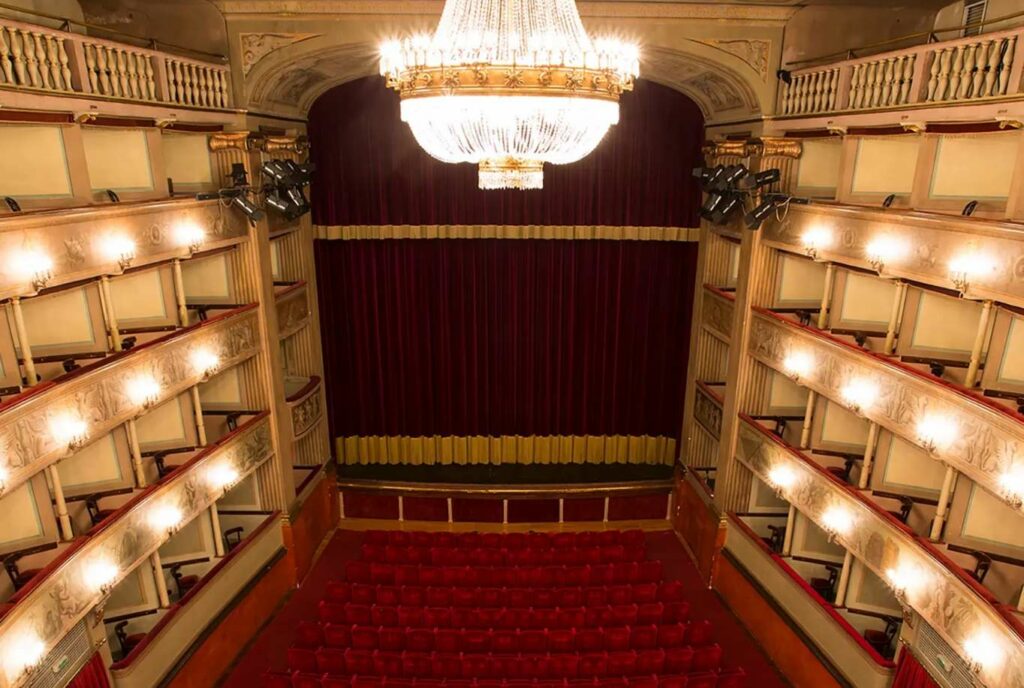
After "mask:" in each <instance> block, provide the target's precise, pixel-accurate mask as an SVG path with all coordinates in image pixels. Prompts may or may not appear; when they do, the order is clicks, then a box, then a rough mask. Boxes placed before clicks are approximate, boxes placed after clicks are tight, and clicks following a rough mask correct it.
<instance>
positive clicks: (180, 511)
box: [0, 413, 272, 688]
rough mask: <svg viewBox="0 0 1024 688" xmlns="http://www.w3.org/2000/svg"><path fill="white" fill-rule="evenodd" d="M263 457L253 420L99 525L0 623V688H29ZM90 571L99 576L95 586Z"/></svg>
mask: <svg viewBox="0 0 1024 688" xmlns="http://www.w3.org/2000/svg"><path fill="white" fill-rule="evenodd" d="M271 452H272V449H271V443H270V421H269V414H267V413H261V414H260V415H258V416H256V417H255V418H253V419H252V420H250V421H249V422H247V423H246V424H245V425H243V426H241V427H239V428H238V429H237V430H236V431H235V432H233V433H232V434H230V435H228V436H227V437H225V438H224V439H222V440H220V441H219V442H217V443H216V444H213V445H210V446H209V447H207V448H206V449H204V450H203V451H202V452H200V453H199V454H197V455H196V456H195V457H193V458H192V459H191V460H190V461H189V462H188V463H186V464H185V465H184V466H183V467H182V468H181V469H179V470H177V471H175V472H174V473H173V474H172V475H171V476H170V477H168V478H167V479H165V480H164V481H162V482H160V483H158V484H156V485H153V486H151V487H150V488H148V489H147V490H145V491H143V492H141V493H139V495H138V496H137V497H136V498H134V499H133V500H132V501H130V502H128V503H127V504H125V505H124V506H122V507H121V508H120V509H119V510H118V511H117V513H116V514H114V515H112V516H110V517H108V518H107V519H106V520H105V521H104V522H103V523H101V524H100V525H99V526H98V527H97V529H96V530H94V531H93V532H92V533H91V534H90V536H89V538H88V539H87V540H86V541H85V542H84V543H83V544H82V545H81V546H79V547H77V548H76V549H75V550H74V551H73V553H72V554H71V555H68V556H66V557H65V558H64V560H63V561H62V562H61V563H60V565H59V566H56V567H55V568H53V570H52V571H51V572H50V574H49V575H48V576H46V577H45V578H43V579H41V580H39V582H38V583H34V585H33V588H32V590H31V591H30V592H29V593H28V594H27V595H25V596H24V597H23V598H21V599H20V600H19V601H18V603H17V604H16V605H14V606H13V608H11V609H10V610H9V611H8V612H7V613H6V614H5V615H4V616H3V617H2V618H0V637H3V638H5V639H12V642H11V643H9V644H7V645H6V646H5V648H4V654H3V655H2V656H0V687H2V688H16V687H17V686H22V685H26V684H27V683H28V682H30V680H31V679H32V677H33V675H34V672H35V669H36V668H37V665H38V662H39V661H40V660H42V659H43V658H44V657H45V656H46V653H47V652H48V651H49V650H50V649H52V648H53V647H54V646H55V645H56V644H57V643H58V642H59V641H60V640H61V638H63V637H64V635H65V634H66V633H68V631H69V630H71V628H73V627H74V626H75V624H77V623H78V622H79V621H80V620H81V619H83V618H84V617H85V616H86V614H88V613H89V611H90V610H92V609H93V608H95V607H96V606H97V605H101V604H102V603H103V601H104V599H105V598H106V597H107V596H108V595H109V594H110V591H111V590H112V589H113V587H114V586H116V585H117V583H118V582H120V581H121V580H123V579H124V577H125V576H127V575H128V574H129V573H130V572H131V571H132V570H133V569H135V568H136V567H137V566H139V565H140V564H141V563H142V562H144V561H145V560H146V559H147V558H148V557H149V556H150V555H152V553H153V552H155V551H157V550H158V549H159V548H160V547H161V546H162V545H163V544H164V543H165V542H166V541H167V540H168V539H169V538H170V537H171V536H172V535H173V534H174V532H175V530H176V529H177V528H179V527H180V526H182V525H184V524H186V523H188V522H189V521H191V520H192V519H194V518H196V517H197V516H198V515H199V514H201V513H202V512H203V511H205V510H206V509H209V508H210V506H211V505H212V504H213V503H215V502H216V501H217V499H219V498H220V496H221V495H223V494H224V491H225V490H226V489H228V488H230V487H231V485H230V484H225V483H224V480H223V476H225V475H230V476H232V477H233V479H234V483H237V481H238V480H241V479H242V478H244V477H245V476H247V475H249V474H250V473H252V472H253V471H254V470H256V468H258V467H259V466H260V465H261V464H262V463H263V462H264V461H266V460H267V459H269V458H270V456H271ZM234 483H232V484H234ZM97 566H101V567H102V569H103V571H104V573H103V575H102V580H101V582H99V583H97V581H96V579H95V575H94V574H95V571H96V570H97ZM111 571H114V572H115V573H113V574H111V573H110V572H111Z"/></svg>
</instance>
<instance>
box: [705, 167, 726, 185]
mask: <svg viewBox="0 0 1024 688" xmlns="http://www.w3.org/2000/svg"><path fill="white" fill-rule="evenodd" d="M724 174H725V165H715V166H714V167H713V168H712V169H711V174H710V175H708V180H707V182H706V188H708V189H714V188H717V186H718V180H719V179H721V178H722V175H724Z"/></svg>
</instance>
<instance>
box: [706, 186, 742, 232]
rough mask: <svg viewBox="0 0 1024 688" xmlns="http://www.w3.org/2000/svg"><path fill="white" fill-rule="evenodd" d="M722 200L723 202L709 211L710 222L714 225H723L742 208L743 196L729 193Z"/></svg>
mask: <svg viewBox="0 0 1024 688" xmlns="http://www.w3.org/2000/svg"><path fill="white" fill-rule="evenodd" d="M724 198H725V200H724V201H723V202H722V203H719V204H718V207H717V208H715V209H714V210H713V211H711V221H712V222H714V223H715V224H716V225H724V224H725V223H727V222H728V221H729V218H730V217H732V215H733V214H735V213H736V211H738V210H739V209H740V208H742V207H743V196H741V195H739V194H735V193H730V194H727V195H726V196H724Z"/></svg>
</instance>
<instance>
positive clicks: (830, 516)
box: [821, 506, 853, 535]
mask: <svg viewBox="0 0 1024 688" xmlns="http://www.w3.org/2000/svg"><path fill="white" fill-rule="evenodd" d="M821 524H822V525H823V526H824V527H825V529H826V530H827V531H829V532H830V533H833V534H835V535H846V534H848V533H849V532H850V531H851V530H852V529H853V515H852V514H851V513H850V512H849V511H848V510H847V509H844V508H843V507H841V506H830V507H829V508H827V509H825V513H823V514H822V515H821Z"/></svg>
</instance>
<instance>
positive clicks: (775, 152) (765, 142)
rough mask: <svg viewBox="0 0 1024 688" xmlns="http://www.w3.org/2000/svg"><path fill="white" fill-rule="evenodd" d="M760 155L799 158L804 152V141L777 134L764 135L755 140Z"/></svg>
mask: <svg viewBox="0 0 1024 688" xmlns="http://www.w3.org/2000/svg"><path fill="white" fill-rule="evenodd" d="M754 145H756V146H757V147H758V148H759V150H758V155H760V156H762V157H765V158H767V157H782V158H794V159H796V158H799V157H800V155H801V154H802V153H803V149H804V146H803V143H801V141H800V139H787V138H782V137H776V136H762V137H761V138H759V139H756V141H755V142H754Z"/></svg>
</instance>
